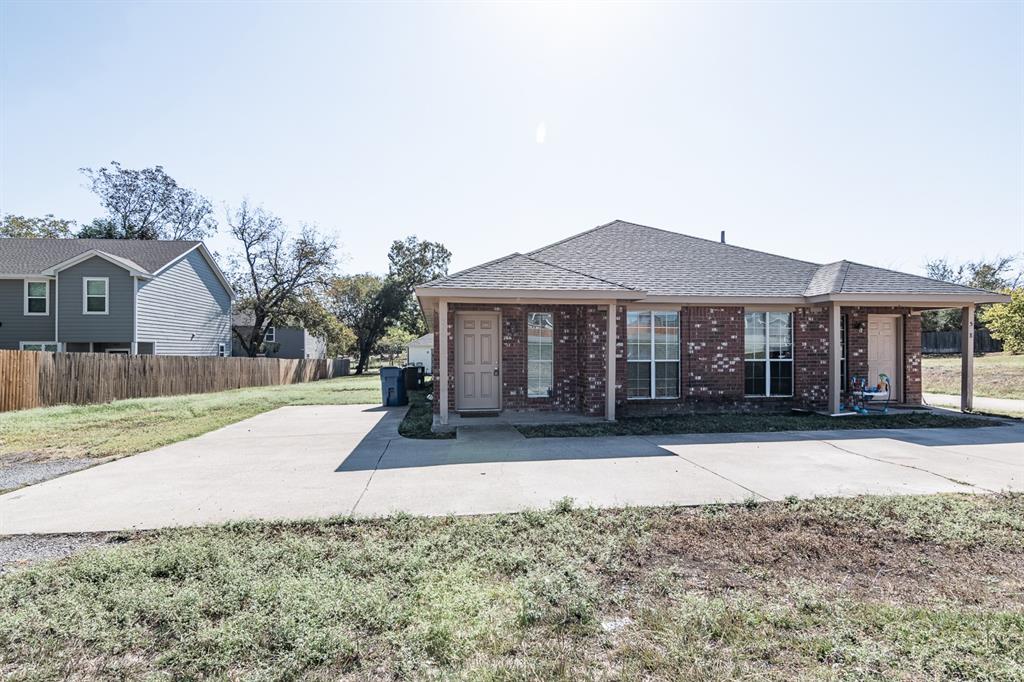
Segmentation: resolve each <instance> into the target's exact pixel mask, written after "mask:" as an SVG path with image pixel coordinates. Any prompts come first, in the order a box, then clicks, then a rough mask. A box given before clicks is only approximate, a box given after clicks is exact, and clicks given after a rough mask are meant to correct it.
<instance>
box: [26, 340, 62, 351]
mask: <svg viewBox="0 0 1024 682" xmlns="http://www.w3.org/2000/svg"><path fill="white" fill-rule="evenodd" d="M18 347H19V348H20V349H21V350H39V351H46V352H47V353H57V352H59V351H60V344H59V343H53V342H52V341H22V342H21V343H19V344H18Z"/></svg>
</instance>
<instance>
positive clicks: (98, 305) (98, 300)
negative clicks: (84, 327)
mask: <svg viewBox="0 0 1024 682" xmlns="http://www.w3.org/2000/svg"><path fill="white" fill-rule="evenodd" d="M109 299H110V280H108V279H107V278H106V277H83V278H82V313H83V314H84V315H106V314H107V313H109V312H110V306H109V303H110V300H109Z"/></svg>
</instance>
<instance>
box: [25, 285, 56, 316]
mask: <svg viewBox="0 0 1024 682" xmlns="http://www.w3.org/2000/svg"><path fill="white" fill-rule="evenodd" d="M25 314H26V315H49V314H50V281H49V280H45V279H43V280H25Z"/></svg>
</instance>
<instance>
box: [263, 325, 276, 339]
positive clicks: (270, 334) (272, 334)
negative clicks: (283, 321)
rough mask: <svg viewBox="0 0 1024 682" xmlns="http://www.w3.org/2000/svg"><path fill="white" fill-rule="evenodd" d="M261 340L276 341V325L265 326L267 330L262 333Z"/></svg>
mask: <svg viewBox="0 0 1024 682" xmlns="http://www.w3.org/2000/svg"><path fill="white" fill-rule="evenodd" d="M263 341H264V342H268V341H269V342H270V343H277V327H275V326H273V325H271V326H269V327H267V332H266V333H265V334H264V335H263Z"/></svg>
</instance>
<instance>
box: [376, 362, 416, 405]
mask: <svg viewBox="0 0 1024 682" xmlns="http://www.w3.org/2000/svg"><path fill="white" fill-rule="evenodd" d="M380 393H381V402H382V403H383V404H384V407H396V406H398V405H405V404H406V403H408V402H409V398H408V396H407V395H406V393H405V370H404V369H402V368H401V367H381V368H380Z"/></svg>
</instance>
